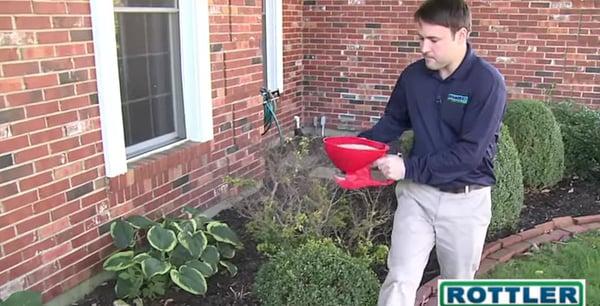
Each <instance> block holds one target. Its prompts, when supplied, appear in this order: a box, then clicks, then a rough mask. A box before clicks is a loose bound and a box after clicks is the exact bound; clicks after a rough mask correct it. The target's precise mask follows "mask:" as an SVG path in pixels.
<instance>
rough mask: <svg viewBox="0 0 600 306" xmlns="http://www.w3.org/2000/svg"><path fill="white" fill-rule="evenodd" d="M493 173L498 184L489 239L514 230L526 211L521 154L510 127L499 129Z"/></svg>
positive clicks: (494, 195) (493, 202) (493, 188)
mask: <svg viewBox="0 0 600 306" xmlns="http://www.w3.org/2000/svg"><path fill="white" fill-rule="evenodd" d="M494 173H495V175H496V185H495V186H494V187H492V220H491V223H490V226H489V229H488V236H493V235H494V234H496V233H498V232H499V231H502V230H513V229H515V228H516V226H517V222H518V221H519V215H520V213H521V209H522V208H523V172H522V171H521V163H520V161H519V152H518V151H517V148H516V147H515V144H514V142H513V140H512V138H511V137H510V133H509V131H508V127H507V126H502V129H501V130H500V140H499V142H498V154H497V155H496V160H495V161H494Z"/></svg>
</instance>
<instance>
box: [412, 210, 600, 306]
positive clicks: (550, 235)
mask: <svg viewBox="0 0 600 306" xmlns="http://www.w3.org/2000/svg"><path fill="white" fill-rule="evenodd" d="M596 229H600V214H597V215H590V216H581V217H571V216H567V217H558V218H554V219H552V221H548V222H546V223H542V224H538V225H536V226H534V227H533V228H532V229H529V230H526V231H523V232H520V233H517V234H514V235H511V236H508V237H505V238H502V239H499V240H497V241H494V242H490V243H487V244H486V245H485V246H484V247H483V254H482V255H481V264H480V266H479V270H477V275H481V274H485V273H486V272H488V271H490V270H492V269H493V268H494V267H495V266H496V265H497V264H500V263H504V262H507V261H509V260H510V259H511V258H513V257H516V256H518V255H521V254H523V253H525V252H527V251H528V250H529V249H530V248H532V247H538V246H539V245H541V244H544V243H548V242H552V241H565V240H568V239H570V238H571V237H572V236H573V235H575V234H579V233H584V232H588V231H592V230H596ZM438 279H439V276H438V277H436V278H434V279H432V280H430V281H429V282H427V283H425V284H423V285H422V286H421V287H420V288H419V290H418V291H417V299H416V302H415V306H434V305H437V281H438Z"/></svg>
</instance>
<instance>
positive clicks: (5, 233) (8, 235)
mask: <svg viewBox="0 0 600 306" xmlns="http://www.w3.org/2000/svg"><path fill="white" fill-rule="evenodd" d="M15 236H16V231H15V227H14V226H11V227H6V228H3V229H1V230H0V241H9V240H11V239H13V238H14V237H15Z"/></svg>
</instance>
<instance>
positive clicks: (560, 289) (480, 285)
mask: <svg viewBox="0 0 600 306" xmlns="http://www.w3.org/2000/svg"><path fill="white" fill-rule="evenodd" d="M438 297H439V300H438V304H439V305H440V306H450V305H489V306H492V305H521V306H525V305H527V306H534V305H573V306H575V305H577V306H585V280H559V279H552V280H538V279H536V280H440V282H439V283H438Z"/></svg>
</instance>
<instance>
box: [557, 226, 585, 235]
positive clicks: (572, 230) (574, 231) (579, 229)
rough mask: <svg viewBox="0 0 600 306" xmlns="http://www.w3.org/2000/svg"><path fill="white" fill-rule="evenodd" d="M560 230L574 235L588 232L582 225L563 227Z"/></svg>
mask: <svg viewBox="0 0 600 306" xmlns="http://www.w3.org/2000/svg"><path fill="white" fill-rule="evenodd" d="M560 229H562V230H564V231H567V232H569V233H572V234H579V233H584V232H587V228H585V227H583V226H581V225H569V226H562V227H560Z"/></svg>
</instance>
